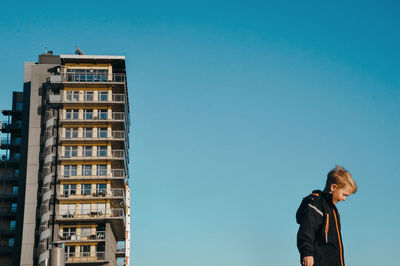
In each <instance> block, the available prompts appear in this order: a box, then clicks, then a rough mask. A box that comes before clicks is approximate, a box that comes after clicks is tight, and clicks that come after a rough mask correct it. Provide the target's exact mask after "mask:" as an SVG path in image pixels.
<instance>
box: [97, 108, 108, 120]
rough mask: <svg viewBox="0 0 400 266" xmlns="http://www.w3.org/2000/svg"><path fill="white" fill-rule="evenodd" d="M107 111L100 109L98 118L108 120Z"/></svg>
mask: <svg viewBox="0 0 400 266" xmlns="http://www.w3.org/2000/svg"><path fill="white" fill-rule="evenodd" d="M107 113H108V112H107V109H99V110H98V117H99V119H100V120H107Z"/></svg>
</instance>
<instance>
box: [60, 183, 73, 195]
mask: <svg viewBox="0 0 400 266" xmlns="http://www.w3.org/2000/svg"><path fill="white" fill-rule="evenodd" d="M63 194H64V196H65V197H68V196H69V195H76V184H67V185H64V188H63Z"/></svg>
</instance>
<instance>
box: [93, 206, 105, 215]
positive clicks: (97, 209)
mask: <svg viewBox="0 0 400 266" xmlns="http://www.w3.org/2000/svg"><path fill="white" fill-rule="evenodd" d="M94 207H95V212H97V214H98V215H104V214H106V204H105V203H95V204H94Z"/></svg>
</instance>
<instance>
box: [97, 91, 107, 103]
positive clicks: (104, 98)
mask: <svg viewBox="0 0 400 266" xmlns="http://www.w3.org/2000/svg"><path fill="white" fill-rule="evenodd" d="M107 100H108V92H106V91H100V92H99V94H98V101H99V102H106V101H107Z"/></svg>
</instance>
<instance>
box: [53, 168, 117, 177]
mask: <svg viewBox="0 0 400 266" xmlns="http://www.w3.org/2000/svg"><path fill="white" fill-rule="evenodd" d="M59 176H60V178H67V179H69V178H71V179H73V178H124V177H125V170H124V169H111V170H98V171H97V172H96V174H95V175H78V173H69V174H68V175H65V174H64V173H60V174H59Z"/></svg>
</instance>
